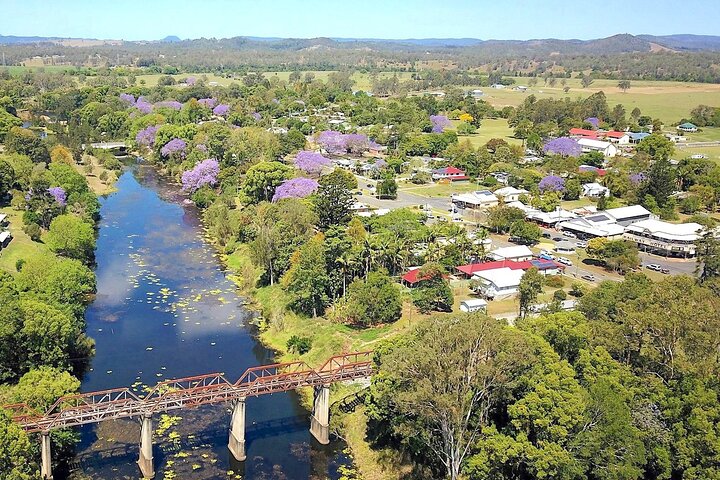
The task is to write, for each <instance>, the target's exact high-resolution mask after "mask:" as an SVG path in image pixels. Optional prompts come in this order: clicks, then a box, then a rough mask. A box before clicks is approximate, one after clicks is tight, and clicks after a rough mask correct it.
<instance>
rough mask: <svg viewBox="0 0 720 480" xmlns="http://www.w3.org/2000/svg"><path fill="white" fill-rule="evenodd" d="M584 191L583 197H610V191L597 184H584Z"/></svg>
mask: <svg viewBox="0 0 720 480" xmlns="http://www.w3.org/2000/svg"><path fill="white" fill-rule="evenodd" d="M582 190H583V191H582V196H583V197H590V198H600V197H609V196H610V189H609V188H607V187H604V186H602V185H600V184H599V183H597V182H592V183H585V184H583V185H582Z"/></svg>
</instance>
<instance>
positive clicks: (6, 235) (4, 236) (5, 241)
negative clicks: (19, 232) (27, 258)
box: [0, 231, 12, 248]
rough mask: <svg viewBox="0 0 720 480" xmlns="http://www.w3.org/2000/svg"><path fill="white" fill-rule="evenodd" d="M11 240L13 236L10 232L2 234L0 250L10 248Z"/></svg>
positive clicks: (0, 233) (0, 236) (0, 235)
mask: <svg viewBox="0 0 720 480" xmlns="http://www.w3.org/2000/svg"><path fill="white" fill-rule="evenodd" d="M10 240H12V235H11V234H10V232H8V231H5V232H0V248H5V247H7V246H8V243H10Z"/></svg>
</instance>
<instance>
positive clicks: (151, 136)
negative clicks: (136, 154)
mask: <svg viewBox="0 0 720 480" xmlns="http://www.w3.org/2000/svg"><path fill="white" fill-rule="evenodd" d="M158 128H159V127H158V126H157V125H150V126H149V127H145V128H143V129H142V130H140V131H139V132H138V133H137V135H135V142H137V144H138V145H145V146H148V147H152V146H153V145H155V134H157V131H158Z"/></svg>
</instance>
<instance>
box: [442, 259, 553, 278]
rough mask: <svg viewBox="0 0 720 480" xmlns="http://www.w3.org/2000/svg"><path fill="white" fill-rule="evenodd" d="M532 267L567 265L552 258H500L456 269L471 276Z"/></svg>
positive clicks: (543, 267)
mask: <svg viewBox="0 0 720 480" xmlns="http://www.w3.org/2000/svg"><path fill="white" fill-rule="evenodd" d="M532 267H535V268H537V269H538V270H540V271H541V272H542V271H545V270H554V269H559V270H564V269H565V266H564V265H561V264H559V263H556V262H553V261H552V260H543V259H534V260H526V261H524V262H516V261H514V260H498V261H495V262H483V263H471V264H469V265H460V266H459V267H455V269H456V270H457V271H458V272H459V273H460V274H462V275H464V276H466V277H468V278H470V277H472V276H473V275H475V274H476V273H477V272H483V271H485V270H494V269H496V268H509V269H510V270H530V269H531V268H532Z"/></svg>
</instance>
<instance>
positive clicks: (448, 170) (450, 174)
mask: <svg viewBox="0 0 720 480" xmlns="http://www.w3.org/2000/svg"><path fill="white" fill-rule="evenodd" d="M432 178H433V180H443V179H447V180H450V181H453V182H454V181H457V180H468V179H469V178H470V177H468V176H467V175H465V171H464V170H460V169H459V168H456V167H445V168H438V169H436V170H433V172H432Z"/></svg>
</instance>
